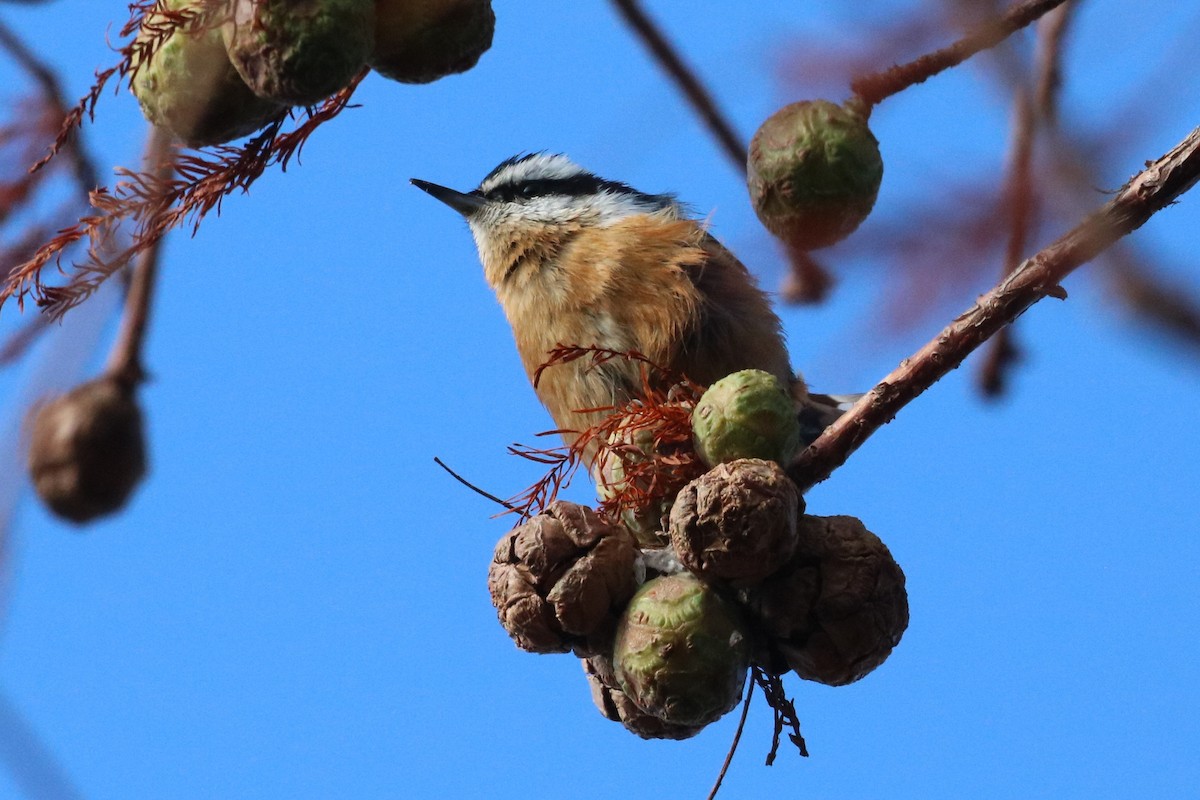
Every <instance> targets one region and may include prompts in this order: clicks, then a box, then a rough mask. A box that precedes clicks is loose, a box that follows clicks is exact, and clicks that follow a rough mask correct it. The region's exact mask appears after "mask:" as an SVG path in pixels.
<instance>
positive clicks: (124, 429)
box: [28, 377, 146, 523]
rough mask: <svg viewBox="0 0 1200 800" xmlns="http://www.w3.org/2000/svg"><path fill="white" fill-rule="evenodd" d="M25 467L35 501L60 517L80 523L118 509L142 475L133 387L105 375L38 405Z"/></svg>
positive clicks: (139, 426)
mask: <svg viewBox="0 0 1200 800" xmlns="http://www.w3.org/2000/svg"><path fill="white" fill-rule="evenodd" d="M28 465H29V475H30V477H31V478H32V479H33V485H34V488H35V489H36V490H37V493H38V497H40V498H41V499H42V502H43V503H45V504H46V506H47V507H48V508H49V509H50V510H51V511H53V512H54V513H55V514H57V515H58V516H59V517H62V518H63V519H66V520H69V521H71V522H75V523H84V522H89V521H91V520H93V519H96V518H97V517H102V516H104V515H106V514H112V513H113V512H115V511H117V510H119V509H120V508H121V507H122V506H124V505H125V502H126V501H127V500H128V499H129V496H130V495H131V494H132V493H133V489H134V487H135V486H137V484H138V482H139V481H140V480H141V479H142V476H143V475H144V474H145V472H146V444H145V439H144V437H143V435H142V414H141V411H140V410H139V409H138V405H137V399H136V398H135V397H134V396H133V389H132V388H131V387H130V386H129V385H128V384H126V383H123V382H121V381H118V380H116V379H115V378H111V377H103V378H99V379H97V380H94V381H89V382H87V383H84V384H82V385H80V386H77V387H75V388H74V389H72V390H71V391H70V392H68V393H66V394H64V395H62V396H61V397H56V398H54V399H53V400H50V401H49V402H47V403H45V404H43V405H41V406H39V407H37V408H36V409H35V411H34V417H33V424H32V433H31V436H30V441H29V460H28Z"/></svg>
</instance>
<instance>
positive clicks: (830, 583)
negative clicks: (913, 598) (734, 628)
mask: <svg viewBox="0 0 1200 800" xmlns="http://www.w3.org/2000/svg"><path fill="white" fill-rule="evenodd" d="M797 532H798V534H799V535H798V539H797V543H796V552H795V554H794V555H793V557H792V560H791V561H790V562H789V563H788V564H787V566H785V567H784V568H783V569H781V570H780V571H779V572H777V573H776V574H775V575H772V576H771V577H769V578H767V579H766V580H765V581H763V582H762V583H761V584H760V585H758V586H756V587H754V588H751V589H745V590H743V591H742V593H741V599H742V602H743V604H744V606H745V607H746V609H747V610H748V611H749V612H750V615H751V617H752V618H753V619H754V620H755V621H756V622H757V624H758V626H759V628H760V630H761V631H762V632H764V633H765V634H766V635H767V637H768V640H769V647H770V648H774V649H775V650H776V651H778V652H779V653H780V654H782V655H783V657H784V658H785V659H786V661H787V664H788V666H790V667H791V668H792V669H793V670H795V671H796V674H797V675H799V676H800V677H801V678H805V679H807V680H813V681H817V682H819V683H825V684H828V685H830V686H843V685H845V684H848V683H853V682H854V681H856V680H858V679H859V678H862V677H863V676H864V675H866V674H867V673H869V672H870V671H871V670H873V669H875V668H876V667H878V666H879V665H880V664H882V663H883V662H884V661H885V660H886V659H887V657H888V655H890V654H891V652H892V649H893V648H894V647H895V646H896V645H897V644H899V642H900V637H901V636H902V635H903V634H904V629H905V628H907V627H908V595H907V593H906V592H905V589H904V573H903V572H902V571H901V569H900V566H899V565H898V564H897V563H896V561H895V559H893V558H892V554H891V553H890V552H889V551H888V549H887V547H886V546H885V545H884V544H883V542H882V541H880V539H879V537H878V536H876V535H875V534H873V533H871V532H870V531H869V530H867V529H866V527H864V526H863V524H862V522H861V521H859V520H858V519H856V518H854V517H846V516H839V517H814V516H807V515H806V516H804V517H801V519H800V522H799V524H798V526H797Z"/></svg>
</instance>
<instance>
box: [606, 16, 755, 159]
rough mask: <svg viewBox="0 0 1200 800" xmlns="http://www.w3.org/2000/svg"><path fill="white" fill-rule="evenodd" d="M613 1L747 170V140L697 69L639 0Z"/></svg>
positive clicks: (728, 151)
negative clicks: (687, 61) (676, 47)
mask: <svg viewBox="0 0 1200 800" xmlns="http://www.w3.org/2000/svg"><path fill="white" fill-rule="evenodd" d="M613 5H615V6H616V7H617V11H618V12H620V14H621V17H622V18H623V19H624V20H625V22H626V23H627V24H628V25H629V27H631V28H633V32H634V33H636V34H637V36H638V38H640V39H641V40H642V41H643V42H644V43H645V45H646V47H647V48H648V49H649V50H650V53H651V55H653V56H654V58H655V59H656V60H657V61H658V63H659V66H661V67H662V69H663V71H664V72H666V73H667V75H668V76H669V77H670V78H671V80H672V81H674V82H675V86H676V87H677V88H678V89H679V90H680V91H681V92H683V96H684V97H685V98H686V99H687V101H688V103H690V104H691V106H692V110H693V111H695V112H696V114H697V115H698V116H699V117H700V119H701V121H703V122H704V124H705V125H706V126H707V127H708V129H709V131H710V132H711V133H712V135H713V136H714V137H716V140H717V144H719V145H720V146H721V149H722V150H724V151H725V155H727V156H729V160H730V161H732V162H733V164H734V166H735V167H737V169H738V171H739V172H741V173H743V174H745V172H746V143H745V142H744V141H742V137H741V136H739V135H738V133H737V130H736V129H735V128H734V127H733V123H731V122H730V121H729V119H728V118H727V117H726V116H725V115H724V114H723V113H722V112H721V109H720V108H718V107H717V101H716V99H715V98H714V97H713V96H712V93H711V92H709V91H708V89H706V88H705V86H704V84H703V83H701V81H700V78H699V77H698V76H697V75H696V73H695V71H694V70H692V68H691V67H689V66H688V65H687V63H686V62H685V61H684V60H683V56H681V55H680V54H679V52H678V51H677V50H676V49H675V47H674V46H673V45H672V44H671V42H670V41H669V40H668V39H667V37H666V36H665V35H664V34H663V32H662V31H660V30H659V29H658V26H656V25H655V24H654V21H653V20H651V19H650V17H648V16H647V15H646V12H645V11H643V10H642V7H641V5H640V4H639V3H638V2H637V0H613Z"/></svg>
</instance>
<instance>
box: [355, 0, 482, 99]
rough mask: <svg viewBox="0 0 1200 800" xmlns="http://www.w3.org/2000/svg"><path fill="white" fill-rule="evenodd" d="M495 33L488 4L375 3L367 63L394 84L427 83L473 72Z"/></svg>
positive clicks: (462, 0) (456, 0)
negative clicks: (373, 33)
mask: <svg viewBox="0 0 1200 800" xmlns="http://www.w3.org/2000/svg"><path fill="white" fill-rule="evenodd" d="M495 28H496V15H495V13H494V12H493V11H492V3H491V0H376V2H375V49H374V50H373V51H372V53H371V56H370V58H369V60H368V63H370V65H371V69H373V70H375V71H376V72H378V73H379V74H380V75H382V76H383V77H385V78H391V79H392V80H394V81H400V82H401V83H429V82H430V81H435V80H437V79H438V78H442V77H445V76H446V75H452V74H455V73H459V72H466V71H467V70H469V69H470V68H471V67H473V66H475V64H476V63H478V61H479V57H480V56H482V55H483V54H484V53H485V52H487V50H488V48H489V47H491V46H492V34H493V32H494V31H495Z"/></svg>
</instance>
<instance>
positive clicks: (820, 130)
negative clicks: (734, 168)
mask: <svg viewBox="0 0 1200 800" xmlns="http://www.w3.org/2000/svg"><path fill="white" fill-rule="evenodd" d="M882 180H883V158H882V157H881V156H880V154H879V142H878V141H876V139H875V136H874V135H873V134H872V133H871V129H870V128H868V127H867V120H866V117H865V115H864V114H862V113H859V112H858V111H856V110H853V109H849V108H846V107H843V106H838V105H835V104H833V103H830V102H828V101H826V100H811V101H804V102H800V103H792V104H791V105H788V106H784V107H783V108H781V109H780V110H779V111H777V112H775V113H774V114H773V115H771V117H769V118H768V119H767V121H766V122H764V123H763V124H762V126H761V127H760V128H759V129H758V131H757V132H756V133H755V134H754V138H753V139H751V140H750V151H749V160H748V162H747V185H748V187H749V190H750V199H751V201H752V202H753V204H754V210H755V211H756V212H757V213H758V218H759V220H761V221H762V224H763V225H764V226H766V228H767V230H769V231H770V232H771V233H773V234H775V235H776V236H778V237H779V238H780V239H782V240H783V241H785V242H787V243H788V244H789V245H791V246H793V247H796V248H798V249H801V250H813V249H816V248H818V247H826V246H828V245H831V244H834V243H835V242H839V241H841V240H842V239H844V238H846V237H847V236H849V235H850V234H851V233H853V232H854V230H855V229H856V228H857V227H858V226H859V225H860V224H861V223H862V221H863V220H864V219H866V218H867V215H868V214H869V213H870V212H871V208H872V207H873V206H874V205H875V197H876V195H878V194H879V184H880V183H881V182H882Z"/></svg>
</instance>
